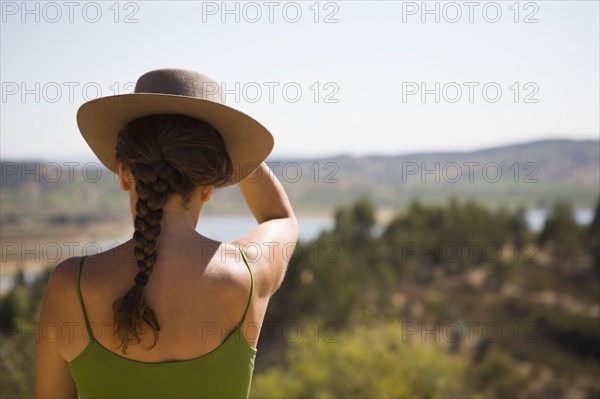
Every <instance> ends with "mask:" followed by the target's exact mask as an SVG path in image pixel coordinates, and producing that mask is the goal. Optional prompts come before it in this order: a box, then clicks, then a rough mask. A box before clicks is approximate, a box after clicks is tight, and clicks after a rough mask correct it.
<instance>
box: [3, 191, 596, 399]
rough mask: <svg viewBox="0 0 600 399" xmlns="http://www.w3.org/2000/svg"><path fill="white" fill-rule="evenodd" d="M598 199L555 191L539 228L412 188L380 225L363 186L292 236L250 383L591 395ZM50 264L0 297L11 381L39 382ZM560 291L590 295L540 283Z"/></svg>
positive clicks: (299, 393)
mask: <svg viewBox="0 0 600 399" xmlns="http://www.w3.org/2000/svg"><path fill="white" fill-rule="evenodd" d="M599 213H600V202H599V205H598V207H597V210H596V216H595V218H594V221H593V222H592V224H591V225H590V226H579V225H577V224H576V223H575V222H574V220H573V214H572V209H571V206H570V204H568V203H564V202H563V203H557V204H555V206H554V208H553V211H552V212H551V214H550V216H549V217H548V218H547V220H546V223H545V226H544V228H543V230H542V231H541V232H540V233H539V234H536V233H534V232H531V231H529V230H528V229H527V225H526V223H525V221H524V217H523V214H524V210H523V209H517V210H513V211H509V210H506V209H504V210H503V209H500V210H497V211H491V210H490V209H487V208H486V207H484V206H482V205H481V204H479V203H477V202H473V201H466V202H461V201H458V200H456V199H452V200H450V201H448V202H447V203H446V204H443V205H425V204H423V203H421V202H419V201H413V202H412V203H411V204H409V206H408V207H407V208H406V209H405V210H404V211H403V212H402V213H399V214H398V215H396V216H395V217H394V218H392V219H391V220H390V221H389V223H387V224H386V225H385V226H379V225H378V224H377V223H376V218H375V207H374V204H373V203H372V202H371V201H370V200H369V199H368V198H365V197H363V198H360V199H358V200H357V201H356V202H354V203H353V204H351V205H349V206H343V207H339V208H338V209H337V210H336V212H335V226H334V228H333V229H332V230H330V231H323V232H321V234H320V235H319V236H318V237H317V238H316V239H314V240H312V241H310V242H301V243H299V245H298V246H297V248H296V251H295V253H294V255H293V256H292V259H291V262H290V265H289V269H288V273H287V276H286V278H285V280H284V282H283V285H282V286H281V288H280V290H279V291H278V292H277V294H276V295H275V296H274V297H273V298H272V300H271V302H270V307H269V310H268V312H267V316H266V319H265V323H264V325H263V330H262V332H261V337H260V341H259V345H258V348H259V354H258V357H257V365H256V370H255V376H254V384H253V388H252V391H251V395H252V396H253V397H256V398H262V397H278V398H281V397H285V398H304V397H315V398H330V397H331V398H332V397H344V398H346V397H355V398H358V397H360V398H365V397H394V398H409V397H413V398H441V397H460V398H506V397H545V396H552V397H561V396H563V397H565V396H568V395H570V396H573V392H579V393H581V392H583V393H581V395H579V396H580V397H586V395H587V397H590V398H591V397H594V395H597V394H598V392H600V390H599V388H600V387H599V384H600V381H599V377H598V370H600V330H599V326H598V319H597V315H595V314H594V313H593V312H592V311H591V310H590V308H591V307H592V306H591V305H595V304H597V300H596V302H591V303H590V302H589V298H593V297H596V298H597V296H598V295H599V294H600V292H599V289H598V288H597V287H598V281H599V278H600V267H599V266H598V256H599V255H598V251H599V250H598V241H599V240H598V239H597V238H598V234H599V227H598V224H599ZM478 276H479V277H478ZM47 278H48V274H44V275H42V276H40V277H39V278H38V279H37V280H36V281H35V282H34V283H33V284H32V285H27V284H26V283H25V281H24V278H23V276H22V275H21V276H20V277H18V278H17V283H16V285H15V287H14V288H13V289H12V290H11V291H10V292H9V293H8V294H6V295H5V296H3V297H2V298H1V300H0V317H1V320H2V341H1V343H0V350H1V354H2V359H1V365H0V367H1V370H0V371H1V372H2V379H1V380H0V391H1V392H2V395H3V396H5V397H26V396H27V395H28V394H29V393H30V392H29V389H30V382H31V373H32V366H33V343H34V342H33V339H32V338H33V337H32V335H31V334H28V331H31V330H33V329H34V327H33V326H34V323H35V321H36V319H37V312H38V311H39V302H40V300H41V297H42V293H43V289H44V286H45V283H46V281H47ZM519 287H521V288H519ZM563 292H567V293H569V295H570V297H569V298H572V299H571V302H576V304H578V303H579V302H577V301H580V302H581V303H583V304H584V305H585V304H588V305H590V306H583V305H580V306H575V305H571V307H568V306H566V305H565V304H562V303H560V301H558V302H555V304H554V305H552V304H547V303H543V302H540V300H539V299H538V297H539V296H536V295H535V294H544V295H545V296H544V295H542V297H543V298H545V297H547V296H548V295H553V294H557V295H558V294H561V293H563ZM586 301H588V302H586ZM423 323H425V324H423ZM469 323H470V324H469ZM450 324H452V325H454V326H462V327H460V328H464V326H465V325H470V326H472V329H470V330H465V329H463V330H461V331H457V330H453V329H447V328H445V327H444V326H447V325H450ZM407 326H413V327H414V326H419V327H418V328H419V329H420V331H419V332H418V333H417V332H415V331H414V330H407ZM490 326H491V327H493V328H492V329H490V328H488V327H490ZM494 329H495V330H498V331H500V333H501V334H500V336H497V334H494V333H493V331H494ZM423 331H425V335H423ZM490 331H492V332H490ZM436 334H437V335H436ZM437 337H441V339H437ZM548 373H550V374H548ZM573 375H582V376H584V377H586V378H587V380H586V381H588V382H587V385H585V384H584V385H582V386H581V387H577V386H575V385H574V384H573V383H572V380H573ZM544 376H545V377H544ZM548 376H550V377H548ZM544 378H545V379H544ZM589 381H591V382H589ZM573 389H576V391H573ZM577 389H579V390H578V391H577Z"/></svg>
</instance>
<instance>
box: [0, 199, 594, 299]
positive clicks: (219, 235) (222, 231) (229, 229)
mask: <svg viewBox="0 0 600 399" xmlns="http://www.w3.org/2000/svg"><path fill="white" fill-rule="evenodd" d="M547 214H548V211H547V210H546V209H530V210H528V211H527V212H526V214H525V219H526V220H527V224H528V225H529V228H530V229H532V230H534V231H540V230H541V229H542V228H543V226H544V221H545V220H546V216H547ZM574 217H575V220H576V221H577V223H579V224H589V223H590V222H591V221H592V219H593V218H594V210H593V209H590V208H580V209H576V210H574ZM255 226H256V221H255V220H254V217H252V216H251V215H240V216H211V215H204V216H202V217H201V218H200V222H199V223H198V227H197V228H196V230H197V231H198V232H199V233H201V234H203V235H205V236H207V237H210V238H212V239H215V240H219V241H224V242H231V241H233V240H235V239H236V238H238V237H240V236H242V235H244V234H247V233H248V232H250V231H251V230H252V229H253V228H254V227H255ZM298 227H299V234H300V240H301V241H308V240H311V239H314V238H316V237H317V236H318V234H319V232H321V231H322V230H328V229H332V228H333V218H332V217H326V216H299V217H298ZM377 230H378V231H381V230H382V226H379V229H377ZM129 238H130V236H126V237H119V238H116V239H114V240H110V241H106V242H104V243H99V246H100V247H101V248H108V247H110V246H111V245H114V243H115V242H119V243H122V242H125V241H127V240H129ZM38 273H39V270H26V271H25V280H26V281H27V282H31V281H33V280H34V279H35V277H36V275H37V274H38ZM13 284H14V277H13V276H10V275H3V276H1V277H0V292H4V291H5V290H8V289H10V287H12V285H13Z"/></svg>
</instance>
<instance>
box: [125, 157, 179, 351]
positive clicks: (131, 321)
mask: <svg viewBox="0 0 600 399" xmlns="http://www.w3.org/2000/svg"><path fill="white" fill-rule="evenodd" d="M131 172H132V174H133V175H134V177H135V180H136V183H135V190H136V193H137V195H138V200H137V203H136V217H135V221H134V226H135V232H134V234H133V240H134V243H135V249H134V251H135V257H136V259H137V265H138V268H139V272H138V274H137V275H136V276H135V279H134V280H135V285H134V286H133V287H132V288H131V289H130V290H129V292H128V293H127V294H126V295H125V296H123V297H122V298H121V299H119V300H117V301H115V303H114V304H113V310H114V311H115V312H114V314H115V327H116V328H115V333H117V335H119V336H120V337H119V338H120V342H121V345H120V346H119V347H122V348H123V353H125V352H126V351H127V346H128V342H130V341H134V342H135V343H138V344H139V343H140V341H141V339H140V337H139V329H140V327H141V325H142V323H143V322H145V323H147V324H148V325H149V326H150V327H152V330H153V332H154V343H153V345H152V346H154V345H156V341H157V340H158V331H160V325H159V323H158V320H157V318H156V315H155V314H154V311H153V310H152V309H151V308H150V307H148V306H147V305H146V302H145V300H144V295H143V288H144V287H145V286H146V284H147V283H148V277H149V274H150V273H151V272H152V270H153V267H154V264H155V263H156V259H157V251H156V241H157V238H158V236H159V234H160V221H161V219H162V217H163V209H162V208H163V206H164V205H165V204H166V202H167V200H168V198H169V188H170V183H169V182H170V181H172V180H173V179H175V180H177V178H176V177H177V176H176V175H177V172H176V171H175V170H174V169H173V168H172V167H171V165H169V163H168V162H166V161H163V160H161V161H157V162H154V163H152V164H150V165H148V164H143V163H134V164H132V165H131ZM124 332H126V333H124ZM131 336H132V337H133V339H131V338H130V337H131Z"/></svg>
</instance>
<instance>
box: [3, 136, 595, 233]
mask: <svg viewBox="0 0 600 399" xmlns="http://www.w3.org/2000/svg"><path fill="white" fill-rule="evenodd" d="M267 163H268V164H269V165H270V166H271V168H272V169H273V170H274V172H275V174H276V175H277V176H278V178H279V179H280V180H281V182H282V184H283V185H284V186H285V188H286V189H287V191H288V194H289V196H290V198H291V199H292V201H293V203H294V205H295V208H296V209H297V211H298V212H328V211H330V210H331V209H332V208H333V207H334V206H335V205H337V204H340V203H350V202H352V201H353V200H354V199H355V198H357V197H358V196H360V195H362V194H368V195H370V196H371V198H372V199H373V200H374V201H375V203H377V204H378V205H380V206H382V207H388V208H394V209H399V208H402V207H404V206H406V205H407V204H408V202H409V201H410V200H412V199H414V198H419V199H420V200H422V201H424V202H442V201H444V200H445V199H446V198H447V197H448V196H456V197H458V198H474V199H478V200H480V201H482V202H485V203H487V204H488V205H491V206H499V205H503V206H517V205H523V206H527V207H545V206H548V205H550V204H551V202H553V201H555V200H558V199H564V200H570V201H571V202H572V203H573V205H574V206H577V207H592V206H593V205H594V203H595V201H596V200H597V199H598V196H599V190H600V141H598V140H581V141H575V140H540V141H534V142H528V143H523V144H514V145H508V146H503V147H495V148H488V149H482V150H478V151H471V152H439V153H416V154H408V155H397V156H375V155H373V156H365V157H352V156H334V157H327V158H323V157H322V158H314V159H281V160H276V159H274V160H268V162H267ZM1 166H2V193H1V195H0V201H1V205H2V209H1V213H2V216H3V218H2V220H3V224H4V223H5V221H10V220H12V219H11V218H13V219H14V218H18V216H17V215H19V214H20V215H22V216H25V215H27V216H28V217H34V218H36V219H37V217H36V215H38V216H39V217H45V218H47V219H49V220H50V221H53V222H54V223H60V222H61V221H68V220H71V219H70V218H75V220H80V219H81V218H82V217H83V218H86V219H89V218H94V217H96V216H98V217H102V218H106V217H110V216H111V215H114V216H116V215H121V216H122V215H123V212H126V211H127V208H128V203H127V198H126V196H125V194H124V193H122V192H121V191H120V190H119V188H118V185H117V184H116V180H115V176H114V175H113V174H112V172H109V171H108V170H106V169H103V170H101V171H100V174H101V177H100V178H99V179H97V176H98V171H99V169H98V168H97V167H96V166H95V165H92V166H91V167H89V166H88V169H87V170H82V169H81V167H75V168H73V169H72V170H71V171H70V172H71V173H69V170H68V169H69V166H68V165H65V163H64V162H56V163H49V162H35V161H18V160H15V161H6V160H5V161H3V162H2V163H1ZM59 167H62V170H59V169H58V168H59ZM36 170H37V172H35V171H36ZM32 171H34V172H32ZM213 199H214V200H213V201H211V203H210V204H209V205H208V206H207V207H206V212H207V213H219V212H229V213H242V212H246V208H245V205H244V203H243V201H242V198H241V195H240V194H239V190H237V189H235V188H229V189H224V190H219V191H218V192H216V193H215V195H214V196H213ZM78 218H79V219H78Z"/></svg>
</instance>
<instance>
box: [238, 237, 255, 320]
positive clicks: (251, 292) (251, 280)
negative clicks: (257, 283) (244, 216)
mask: <svg viewBox="0 0 600 399" xmlns="http://www.w3.org/2000/svg"><path fill="white" fill-rule="evenodd" d="M238 249H239V250H240V253H241V254H242V258H244V263H245V264H246V267H247V268H248V271H249V272H250V297H249V298H248V304H247V305H246V310H245V311H244V315H243V316H242V320H241V321H240V324H239V325H238V328H242V325H243V324H244V320H245V319H246V314H248V310H249V309H250V304H251V303H252V294H253V293H254V274H253V273H252V268H251V267H250V265H249V264H248V258H247V257H246V254H245V253H244V251H243V250H242V248H241V247H238Z"/></svg>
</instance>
